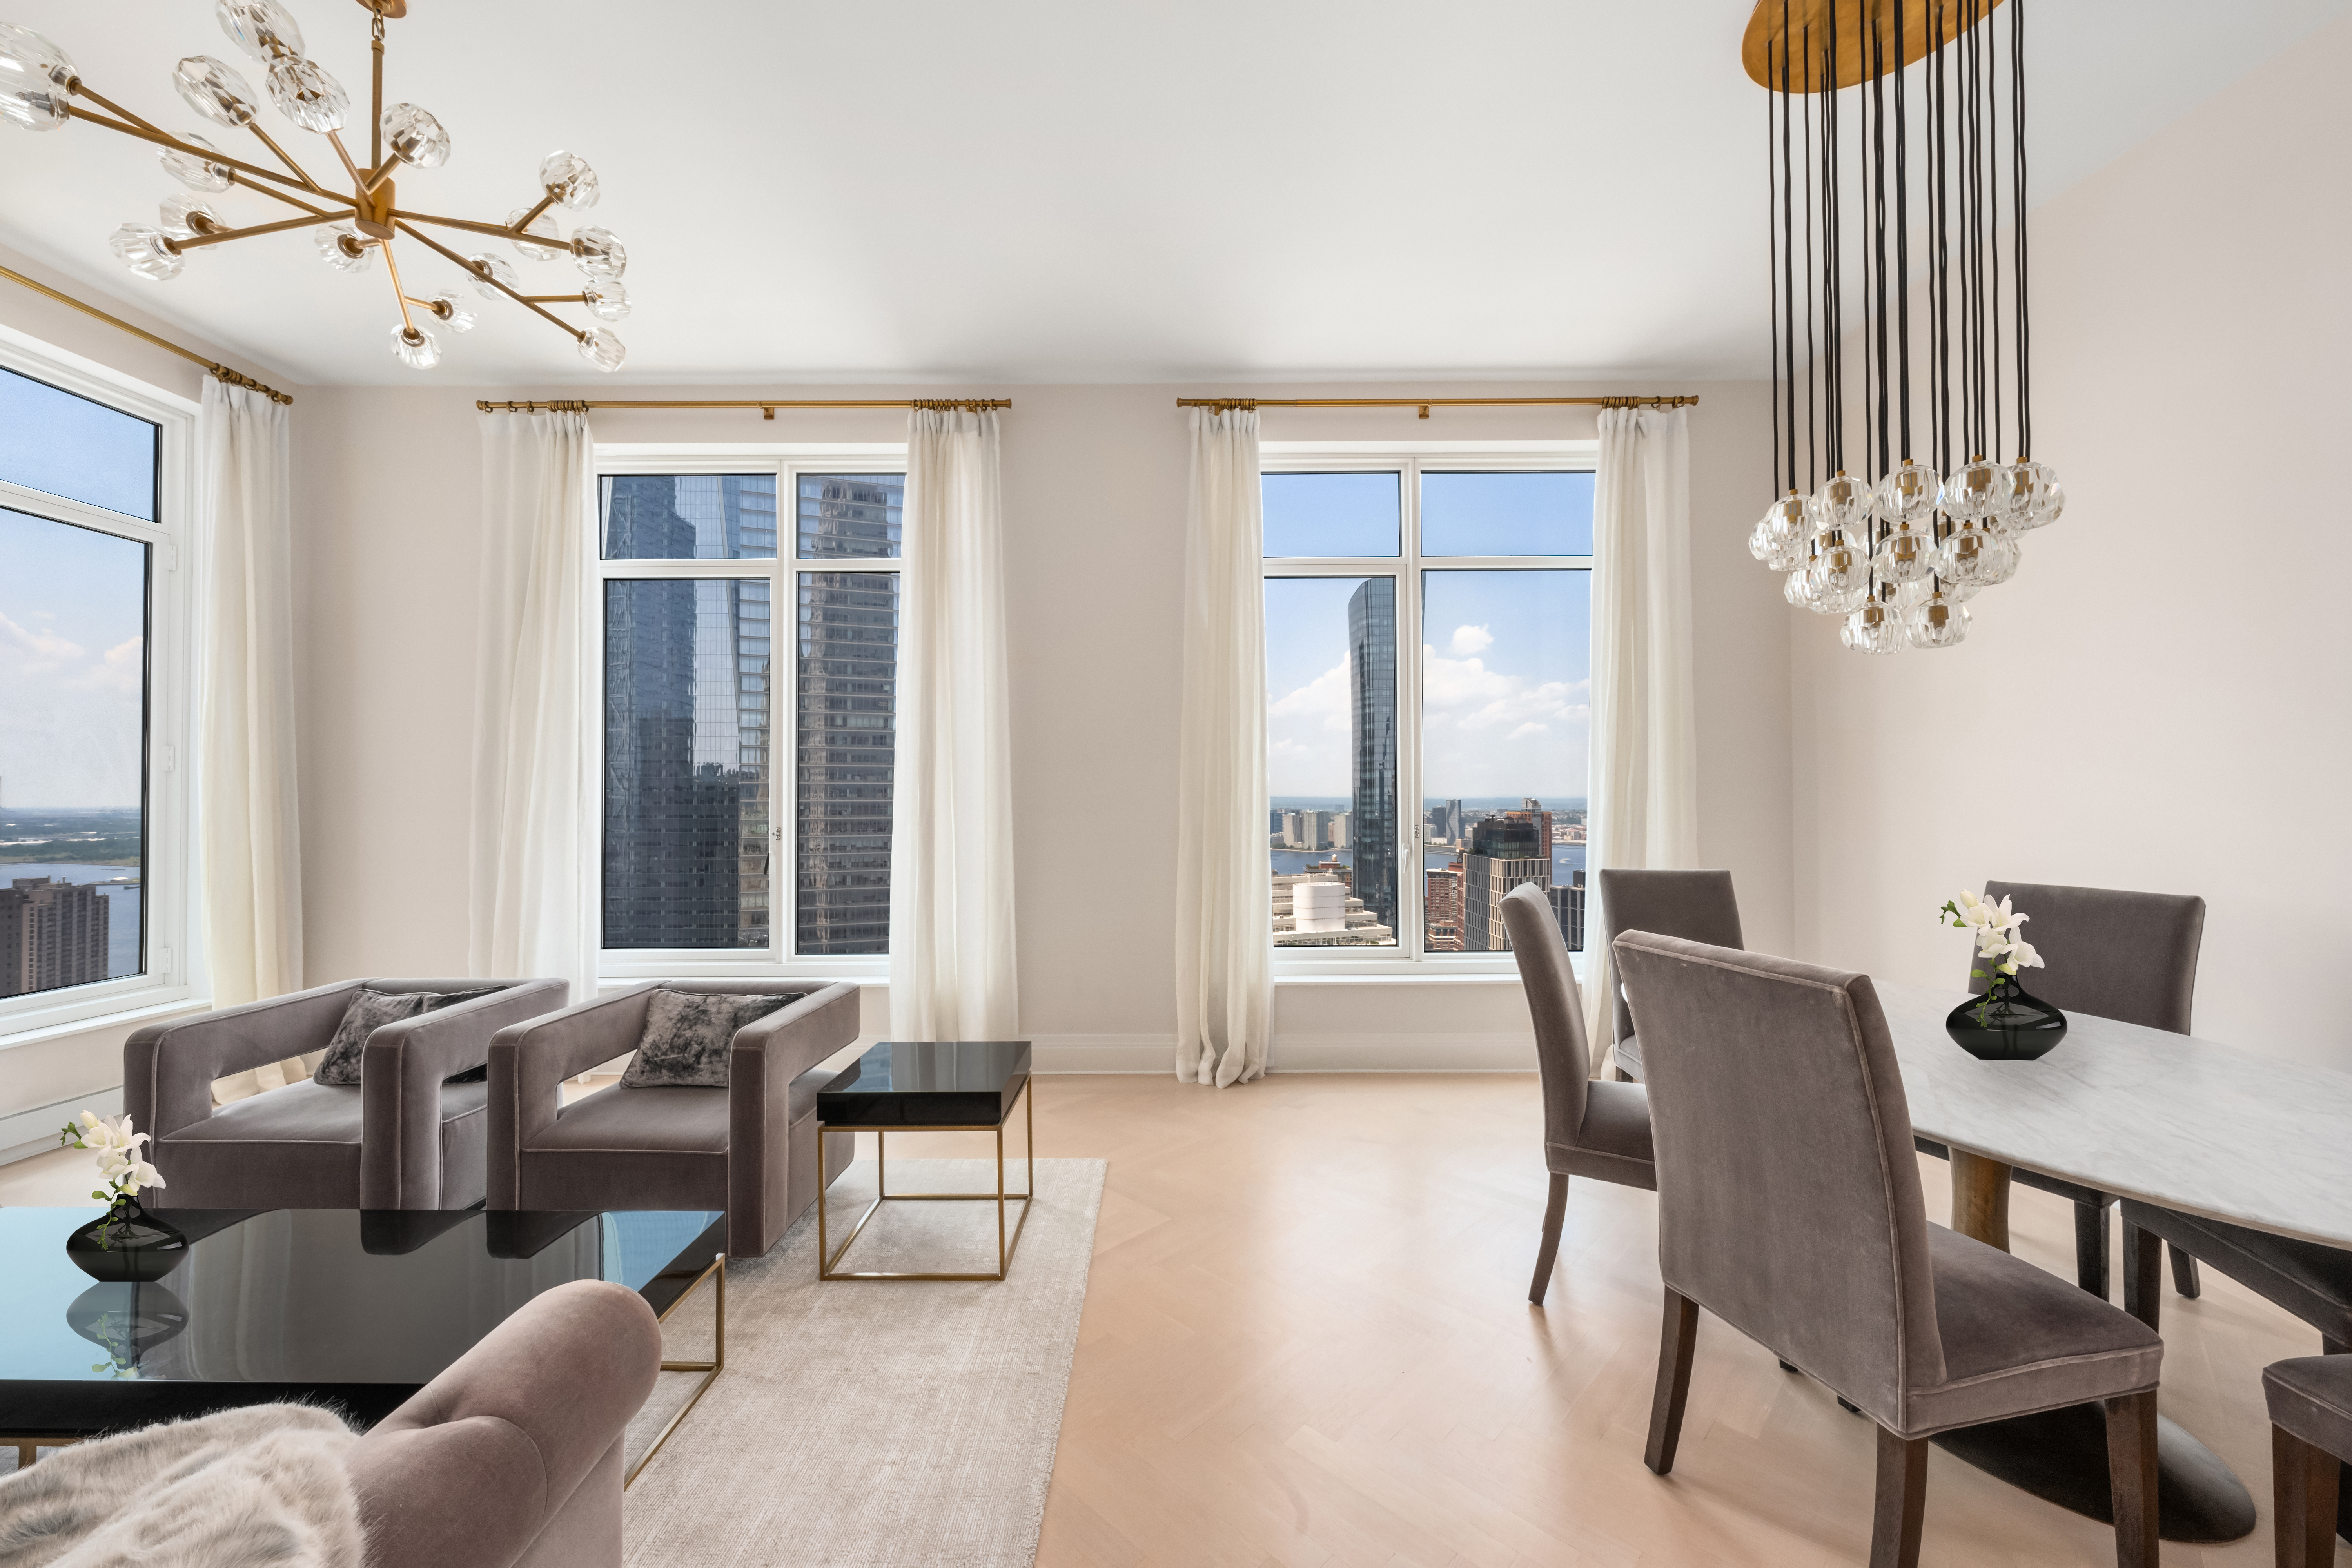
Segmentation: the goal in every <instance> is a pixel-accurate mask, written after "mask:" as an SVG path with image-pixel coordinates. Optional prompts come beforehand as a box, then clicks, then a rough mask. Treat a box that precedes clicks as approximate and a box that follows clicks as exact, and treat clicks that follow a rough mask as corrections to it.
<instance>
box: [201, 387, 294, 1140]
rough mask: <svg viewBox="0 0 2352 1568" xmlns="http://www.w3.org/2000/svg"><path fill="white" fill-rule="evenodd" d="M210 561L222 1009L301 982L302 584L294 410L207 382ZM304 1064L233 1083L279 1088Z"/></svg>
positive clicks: (205, 476) (209, 924)
mask: <svg viewBox="0 0 2352 1568" xmlns="http://www.w3.org/2000/svg"><path fill="white" fill-rule="evenodd" d="M196 438H197V447H198V453H199V457H198V462H199V468H198V481H197V482H198V487H199V488H198V490H197V498H198V504H199V506H200V507H201V509H202V510H203V514H204V515H203V519H202V521H201V530H202V531H201V533H200V535H199V537H200V538H201V539H202V540H204V541H205V565H204V573H203V584H204V597H205V656H204V685H203V697H202V710H201V717H200V719H199V725H200V729H199V738H198V743H197V747H196V758H197V763H196V766H197V791H196V802H197V818H198V825H197V832H198V837H199V841H200V847H201V852H202V855H203V868H204V919H205V958H206V962H207V964H208V967H209V969H210V972H211V978H212V991H213V1000H214V1003H215V1005H218V1006H224V1007H227V1006H234V1005H236V1004H238V1003H241V1002H255V1001H259V1000H261V999H262V998H264V997H268V996H277V995H281V994H284V993H286V992H289V991H299V990H300V989H301V988H302V862H301V850H300V843H301V836H300V823H299V820H298V816H297V811H296V801H295V781H294V631H293V615H294V584H293V565H292V540H291V533H292V521H291V511H292V506H291V493H290V492H291V489H292V484H291V467H290V458H289V443H288V438H287V428H286V405H284V404H281V403H275V402H272V401H271V400H270V398H269V396H268V394H266V393H260V392H254V391H252V390H250V389H248V388H246V387H242V386H229V385H226V384H223V383H221V382H219V381H215V380H208V381H206V382H205V395H204V405H203V408H202V410H201V412H200V413H199V414H198V416H197V418H196ZM300 1073H301V1064H300V1063H299V1062H287V1063H281V1064H278V1065H277V1066H273V1067H266V1068H258V1069H257V1070H256V1071H255V1072H251V1073H242V1074H239V1075H237V1076H238V1078H239V1079H246V1080H250V1081H247V1082H242V1083H239V1084H237V1085H235V1086H232V1087H230V1088H228V1089H226V1090H225V1092H226V1093H227V1094H228V1095H229V1096H230V1097H232V1098H234V1096H235V1095H236V1093H237V1092H239V1091H245V1092H250V1091H253V1090H257V1089H274V1088H276V1087H278V1085H279V1084H281V1083H285V1082H288V1081H289V1080H290V1079H294V1078H298V1077H299V1076H300Z"/></svg>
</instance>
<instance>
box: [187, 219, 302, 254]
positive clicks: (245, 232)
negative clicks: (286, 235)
mask: <svg viewBox="0 0 2352 1568" xmlns="http://www.w3.org/2000/svg"><path fill="white" fill-rule="evenodd" d="M341 216H342V214H341V213H320V214H318V215H317V216H312V217H289V218H281V219H280V220H278V222H276V223H257V224H254V225H251V226H248V227H246V228H218V229H215V230H213V231H212V232H211V233H210V234H199V235H195V236H194V237H190V238H187V239H173V240H171V241H169V244H170V246H171V247H172V248H173V250H175V251H187V250H194V249H196V248H198V247H202V246H206V245H221V244H225V243H226V242H227V241H229V240H232V239H251V238H252V237H254V236H255V235H257V234H278V233H282V232H283V231H285V230H287V229H289V228H315V227H317V226H319V225H320V224H322V223H332V222H334V221H335V220H336V219H337V218H339V217H341Z"/></svg>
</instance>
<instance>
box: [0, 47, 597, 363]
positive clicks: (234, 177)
mask: <svg viewBox="0 0 2352 1568" xmlns="http://www.w3.org/2000/svg"><path fill="white" fill-rule="evenodd" d="M359 4H360V5H362V6H363V7H364V8H365V9H366V10H367V11H368V12H369V13H370V14H371V16H370V22H371V26H372V31H373V43H374V50H375V73H374V74H375V81H374V91H373V101H372V103H371V106H370V108H371V115H370V121H369V142H368V162H367V165H366V166H365V167H362V166H361V165H360V163H358V162H357V161H356V160H355V159H353V158H352V154H351V152H350V150H349V149H347V148H346V147H345V146H344V145H343V141H342V135H341V132H342V130H343V123H344V116H345V114H346V112H347V111H348V110H349V109H350V107H351V100H350V99H349V98H348V97H347V96H346V95H345V94H344V92H343V89H342V88H341V86H340V85H339V84H338V83H337V82H336V80H335V79H334V78H332V77H331V76H329V75H328V74H327V73H326V72H325V71H324V70H322V69H321V68H320V67H319V66H318V64H317V63H316V62H315V61H312V60H310V59H309V58H306V57H305V56H304V55H303V53H302V29H301V28H300V27H299V26H297V25H296V24H295V21H294V18H293V16H291V15H290V14H289V12H288V11H287V9H286V7H285V6H284V5H281V4H279V0H216V4H215V6H214V13H215V16H218V17H219V19H220V25H221V30H222V31H223V32H225V33H226V34H227V35H228V36H229V38H230V40H231V41H232V42H234V43H235V44H236V47H238V48H239V49H240V50H242V51H244V53H245V54H246V55H247V58H250V59H252V60H253V61H254V63H255V64H256V65H258V66H260V67H261V68H264V69H265V70H266V71H267V73H268V75H267V77H266V80H267V81H268V91H269V100H270V101H271V102H272V103H274V104H276V105H277V107H278V112H279V113H281V114H283V115H284V116H285V117H286V118H287V119H288V120H290V121H293V122H294V123H295V124H296V125H297V126H299V127H300V128H301V129H302V130H305V131H308V132H313V133H315V134H317V135H320V136H323V137H325V138H326V140H327V144H328V145H329V146H330V147H332V148H333V149H334V151H335V156H336V158H337V159H338V160H339V161H340V162H341V164H342V166H343V172H344V174H347V175H348V176H349V177H350V179H351V184H352V194H351V195H337V194H335V193H334V192H332V191H331V190H329V189H328V188H326V187H325V186H323V185H321V184H319V183H318V182H317V181H316V180H313V179H312V178H311V177H310V174H307V173H305V172H304V170H303V168H302V166H301V165H300V164H299V163H296V162H295V161H294V159H293V158H292V156H291V155H289V153H287V151H286V150H285V148H283V147H281V146H279V145H278V142H277V141H276V139H274V138H273V137H272V136H271V135H270V134H269V132H268V131H266V130H264V129H263V128H262V125H261V121H260V111H261V110H260V99H259V96H258V95H257V94H256V93H255V92H254V90H253V89H252V88H251V87H250V86H249V85H247V81H246V79H245V78H244V77H243V76H241V75H240V74H238V72H237V71H236V68H234V67H232V66H230V65H229V64H228V63H227V62H226V61H224V60H219V59H215V58H213V57H212V56H210V55H192V56H190V57H189V58H186V59H184V60H182V61H181V62H180V63H179V65H178V66H177V67H175V68H173V73H172V85H173V87H174V88H176V89H178V90H179V94H180V97H181V99H182V100H183V101H184V102H185V103H186V104H187V106H188V107H189V108H190V109H193V110H195V111H196V112H197V113H198V114H201V115H203V116H204V117H205V119H206V120H209V121H212V122H213V123H214V124H215V125H218V126H223V127H226V129H228V130H230V131H249V132H252V133H253V134H254V136H255V137H256V138H257V139H258V140H259V141H260V142H261V144H262V146H263V147H265V148H267V149H268V153H269V156H270V157H271V158H274V159H275V160H276V161H277V162H278V163H279V164H281V165H282V166H283V167H282V168H278V169H271V168H266V167H263V166H261V165H260V164H258V163H243V162H240V161H239V160H237V159H236V158H232V157H229V156H228V155H227V154H226V153H222V152H221V151H220V150H219V149H218V148H216V147H215V146H214V145H213V144H212V143H211V142H208V141H206V140H205V138H204V137H202V136H199V135H196V134H194V133H189V134H185V135H180V136H173V135H171V134H168V133H167V132H163V131H161V130H158V129H157V128H156V127H155V126H154V125H152V124H151V123H149V122H148V121H144V120H142V119H140V118H139V116H137V115H136V114H133V113H132V112H131V110H127V109H124V108H123V107H122V106H121V105H120V104H118V103H115V102H113V101H112V100H109V99H106V98H102V97H100V95H99V94H98V93H97V92H96V91H94V90H92V89H91V88H90V86H89V83H87V82H85V81H83V80H82V79H81V77H80V75H79V73H78V72H76V70H75V69H74V63H73V61H72V59H71V58H68V56H67V54H66V52H65V51H64V50H63V49H61V48H59V47H57V45H55V44H53V43H51V42H50V41H49V40H48V39H47V38H45V37H41V35H40V34H38V33H36V32H32V31H30V30H28V29H26V28H24V27H17V26H9V25H8V24H6V23H0V120H6V121H11V122H12V123H15V124H17V125H21V126H24V127H26V129H28V130H32V131H54V130H56V129H57V128H58V127H59V126H61V125H63V124H65V123H66V122H67V121H68V120H79V121H87V122H89V123H90V124H93V125H103V126H105V127H106V128H107V129H108V130H110V131H119V132H121V133H122V134H124V135H126V136H133V137H136V138H138V139H139V140H141V141H142V142H152V143H154V144H155V145H156V146H158V147H160V148H162V149H163V153H162V158H163V168H164V171H165V172H166V173H168V174H170V175H171V176H172V177H173V179H174V180H177V181H178V182H179V183H180V184H181V185H182V186H184V187H185V189H184V193H183V194H180V195H173V196H171V197H168V198H167V199H165V201H164V202H163V207H162V210H161V214H160V222H159V224H156V225H148V224H140V223H126V224H124V225H123V226H121V228H118V229H116V230H115V231H114V235H113V237H112V238H111V240H110V242H109V243H110V246H111V247H112V249H113V251H114V254H115V255H116V257H118V258H120V259H121V262H122V264H123V265H124V266H126V267H128V268H131V271H133V272H135V273H137V274H138V275H139V276H140V277H142V278H145V279H152V280H153V281H156V282H162V281H164V280H165V279H172V278H176V277H178V276H179V275H180V273H181V271H182V270H183V269H184V268H186V266H187V265H188V260H189V258H191V257H193V256H195V255H198V254H199V253H201V252H202V251H204V250H205V249H206V248H208V247H213V246H217V245H226V244H227V243H228V242H230V241H231V240H237V239H249V238H252V237H255V236H257V235H264V234H278V233H282V232H284V231H286V230H288V229H299V228H315V229H316V230H317V231H318V233H317V236H316V238H317V243H318V250H319V255H320V258H321V259H323V260H324V261H325V262H326V264H327V265H328V266H329V267H331V268H334V269H335V270H336V271H338V272H346V273H352V274H357V273H362V272H366V271H369V270H370V269H372V268H373V266H374V264H375V258H376V254H377V252H379V251H381V252H383V267H384V271H385V272H386V273H388V274H389V275H390V277H391V279H392V291H393V294H394V298H396V299H397V300H399V302H400V320H399V321H397V322H395V323H394V325H393V329H392V352H393V353H394V356H396V357H397V358H398V359H399V360H400V362H401V363H403V364H405V365H409V366H411V367H413V368H415V369H417V370H430V369H432V368H433V367H434V366H435V365H436V364H438V363H440V362H441V342H440V339H439V338H438V337H436V335H435V333H434V331H433V325H435V324H437V325H439V326H443V327H446V328H447V329H448V330H449V331H452V332H465V331H471V330H472V328H473V325H474V313H473V311H472V310H469V309H467V305H466V303H465V301H464V300H463V299H462V297H461V296H459V295H458V294H457V292H456V291H455V290H454V289H442V290H440V291H439V292H437V293H435V294H432V295H429V296H425V297H419V296H417V295H414V294H411V293H409V292H408V291H407V289H406V287H405V286H404V284H403V283H402V281H401V275H400V264H399V262H398V260H397V259H396V258H394V254H393V240H394V237H395V236H400V237H406V238H409V239H413V240H415V241H416V243H417V244H419V245H421V246H423V247H425V249H427V250H430V251H433V252H435V253H436V254H437V255H440V256H442V257H445V258H447V259H449V260H450V261H453V262H455V263H457V266H458V267H459V268H463V269H464V270H465V272H466V273H467V276H468V277H470V278H471V279H473V284H474V289H475V291H476V292H477V293H478V294H480V295H481V296H482V298H484V299H486V300H497V299H499V298H501V297H503V298H505V299H509V300H514V301H515V302H516V303H517V304H519V305H520V306H522V307H523V308H524V309H525V310H530V311H531V312H532V313H533V314H535V315H538V316H540V317H541V318H543V319H545V320H547V321H551V322H553V323H554V324H555V325H556V326H557V327H559V328H561V329H562V331H563V332H564V334H565V335H566V336H568V337H570V338H572V340H573V341H574V342H577V343H578V344H579V347H580V356H581V357H582V358H583V359H584V360H586V361H587V362H588V363H590V364H593V365H594V366H595V367H596V368H597V369H598V370H602V371H616V370H618V369H620V368H621V362H622V361H623V360H624V359H625V357H626V356H627V353H628V351H627V350H626V349H625V348H624V347H623V346H622V343H621V340H620V339H618V338H616V337H614V335H613V334H612V333H611V332H610V331H607V330H605V329H604V328H603V327H589V328H579V327H574V326H572V324H571V323H570V322H568V321H564V320H563V319H562V317H560V316H558V315H556V314H555V313H554V312H553V311H551V310H548V309H547V307H548V306H550V305H556V304H570V305H580V306H583V307H585V308H586V310H587V312H588V314H589V315H591V316H592V317H593V318H595V320H597V321H620V320H621V319H622V318H623V317H625V316H626V315H627V314H628V313H629V297H628V293H627V291H626V290H625V289H623V288H622V287H621V275H622V274H623V273H624V272H625V271H626V270H627V269H628V265H629V258H628V252H627V251H625V249H623V248H622V246H621V242H620V241H619V240H618V239H616V238H615V237H614V236H613V233H612V231H611V230H610V229H605V228H599V227H595V226H588V227H583V228H579V229H575V230H574V231H573V232H572V236H571V237H570V238H568V239H567V238H565V237H563V236H562V235H561V234H560V233H559V232H558V231H557V228H556V223H555V217H554V215H553V214H552V213H551V211H550V209H551V208H554V207H562V208H565V209H566V210H568V211H572V212H580V211H583V210H585V209H586V208H589V207H593V206H594V205H596V197H597V195H598V192H597V185H596V171H595V170H593V169H592V168H590V167H589V166H588V163H587V162H586V160H584V159H582V158H579V157H576V156H574V155H573V154H572V153H562V152H558V153H549V154H548V155H547V157H546V158H545V159H544V160H543V161H542V162H541V163H540V166H539V189H540V193H541V194H540V197H539V199H538V201H536V202H535V203H533V204H532V205H530V206H526V207H519V208H517V209H516V210H515V211H513V212H511V213H509V214H508V215H507V221H506V222H504V223H502V224H499V223H476V222H473V221H471V220H469V219H466V218H454V217H434V216H430V215H428V214H425V213H419V212H410V211H408V210H407V209H406V208H404V207H402V206H401V205H399V204H398V199H397V196H396V195H395V193H394V182H393V175H394V173H395V172H398V171H399V170H401V169H402V168H403V167H408V168H416V169H434V168H438V167H440V166H441V165H442V164H443V163H447V162H448V161H449V133H448V132H446V131H445V130H443V129H442V126H441V122H440V121H438V120H436V119H435V118H434V117H433V116H432V115H431V114H428V113H427V112H425V110H422V109H420V108H418V107H417V106H416V105H415V104H413V103H395V104H392V105H390V106H389V107H387V106H386V105H385V103H384V101H383V27H384V23H385V22H386V21H389V20H394V19H397V18H399V17H401V16H405V15H407V13H408V3H407V0H359ZM77 99H79V100H84V101H82V102H76V101H75V100H77ZM90 105H95V106H96V109H92V108H91V107H89V106H90ZM99 110H104V112H103V113H100V112H99ZM233 185H235V186H242V187H243V188H245V189H246V190H248V191H255V192H258V193H259V194H260V195H265V196H268V197H269V198H270V199H271V200H273V201H276V202H279V203H282V204H283V205H287V206H289V207H294V208H296V209H298V210H299V215H300V216H295V217H289V218H284V219H280V220H279V221H278V222H275V223H257V224H246V225H242V226H238V225H232V224H231V223H230V222H229V220H228V219H227V218H226V217H224V216H222V215H221V213H220V212H219V211H218V210H217V209H216V208H215V207H214V206H213V205H212V204H211V203H210V202H209V201H207V200H206V199H205V198H206V197H207V196H211V195H219V194H220V193H222V192H225V191H226V190H228V189H229V188H230V187H231V186H233ZM424 227H434V228H440V229H454V230H457V231H459V232H461V233H463V234H467V235H487V236H488V237H492V238H494V239H502V240H505V241H507V242H508V243H509V244H510V245H512V246H513V247H515V249H517V250H518V251H520V252H521V253H522V255H523V256H524V258H527V259H529V260H532V261H551V260H555V259H558V258H564V257H569V258H571V259H572V264H573V265H574V266H576V267H577V268H579V269H580V271H581V272H582V273H583V275H584V276H585V277H586V279H587V283H586V286H585V287H584V288H583V289H579V290H578V291H577V292H574V293H565V294H526V293H524V292H523V291H522V280H521V279H520V277H519V276H518V275H517V273H516V271H515V268H514V266H513V264H512V263H511V262H509V261H508V260H507V259H506V258H504V257H502V256H497V255H493V254H491V253H489V252H488V251H481V252H478V253H476V254H474V255H470V256H468V255H462V254H460V253H459V252H458V251H457V250H454V249H452V248H450V247H448V246H446V245H444V244H442V243H441V242H440V241H439V240H436V239H435V238H433V237H431V236H430V235H428V234H426V233H425V232H424Z"/></svg>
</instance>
